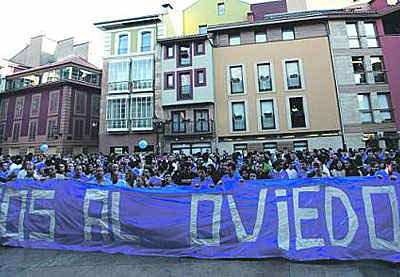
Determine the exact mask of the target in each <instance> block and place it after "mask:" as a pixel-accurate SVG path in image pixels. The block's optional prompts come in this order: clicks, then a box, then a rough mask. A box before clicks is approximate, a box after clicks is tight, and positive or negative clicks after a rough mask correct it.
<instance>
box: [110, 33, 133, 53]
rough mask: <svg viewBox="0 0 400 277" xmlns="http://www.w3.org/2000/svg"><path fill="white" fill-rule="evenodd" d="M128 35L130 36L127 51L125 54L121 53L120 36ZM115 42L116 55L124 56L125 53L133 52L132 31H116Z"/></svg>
mask: <svg viewBox="0 0 400 277" xmlns="http://www.w3.org/2000/svg"><path fill="white" fill-rule="evenodd" d="M123 35H127V36H128V47H127V51H126V53H124V54H119V44H120V39H119V38H120V36H123ZM114 39H115V42H114V55H115V56H124V55H129V53H130V52H131V32H129V31H122V32H116V33H115V38H114Z"/></svg>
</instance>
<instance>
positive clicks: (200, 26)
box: [199, 24, 208, 35]
mask: <svg viewBox="0 0 400 277" xmlns="http://www.w3.org/2000/svg"><path fill="white" fill-rule="evenodd" d="M202 28H206V32H205V33H202V32H201V29H202ZM207 30H208V25H207V24H203V25H199V34H200V35H205V34H207Z"/></svg>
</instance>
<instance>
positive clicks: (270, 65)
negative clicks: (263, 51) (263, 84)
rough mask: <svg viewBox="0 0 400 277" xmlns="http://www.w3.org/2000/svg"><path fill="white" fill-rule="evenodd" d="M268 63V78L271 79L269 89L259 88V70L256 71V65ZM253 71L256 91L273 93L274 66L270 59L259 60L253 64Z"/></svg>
mask: <svg viewBox="0 0 400 277" xmlns="http://www.w3.org/2000/svg"><path fill="white" fill-rule="evenodd" d="M266 64H268V65H269V73H270V80H271V89H270V90H263V91H261V90H260V83H259V71H258V66H260V65H266ZM254 72H255V78H254V81H255V87H256V89H257V93H260V94H268V93H273V92H276V91H275V66H274V63H273V62H272V61H259V62H256V63H255V64H254Z"/></svg>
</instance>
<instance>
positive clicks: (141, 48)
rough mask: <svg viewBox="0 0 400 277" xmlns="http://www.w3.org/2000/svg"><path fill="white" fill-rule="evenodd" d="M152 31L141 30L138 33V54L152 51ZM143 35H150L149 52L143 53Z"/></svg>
mask: <svg viewBox="0 0 400 277" xmlns="http://www.w3.org/2000/svg"><path fill="white" fill-rule="evenodd" d="M153 32H154V30H153V29H143V30H140V31H139V33H138V44H137V45H138V46H137V47H138V49H137V52H139V53H151V52H152V51H153V50H154V42H153ZM144 33H149V34H150V50H148V51H143V45H142V44H143V34H144Z"/></svg>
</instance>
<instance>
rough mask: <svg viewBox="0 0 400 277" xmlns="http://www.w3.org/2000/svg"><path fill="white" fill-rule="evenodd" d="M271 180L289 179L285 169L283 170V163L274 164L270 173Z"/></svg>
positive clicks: (279, 161)
mask: <svg viewBox="0 0 400 277" xmlns="http://www.w3.org/2000/svg"><path fill="white" fill-rule="evenodd" d="M269 178H270V179H283V180H285V179H289V176H288V174H287V172H286V170H285V169H283V161H282V160H277V161H275V162H274V163H273V164H272V169H271V170H270V171H269Z"/></svg>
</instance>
